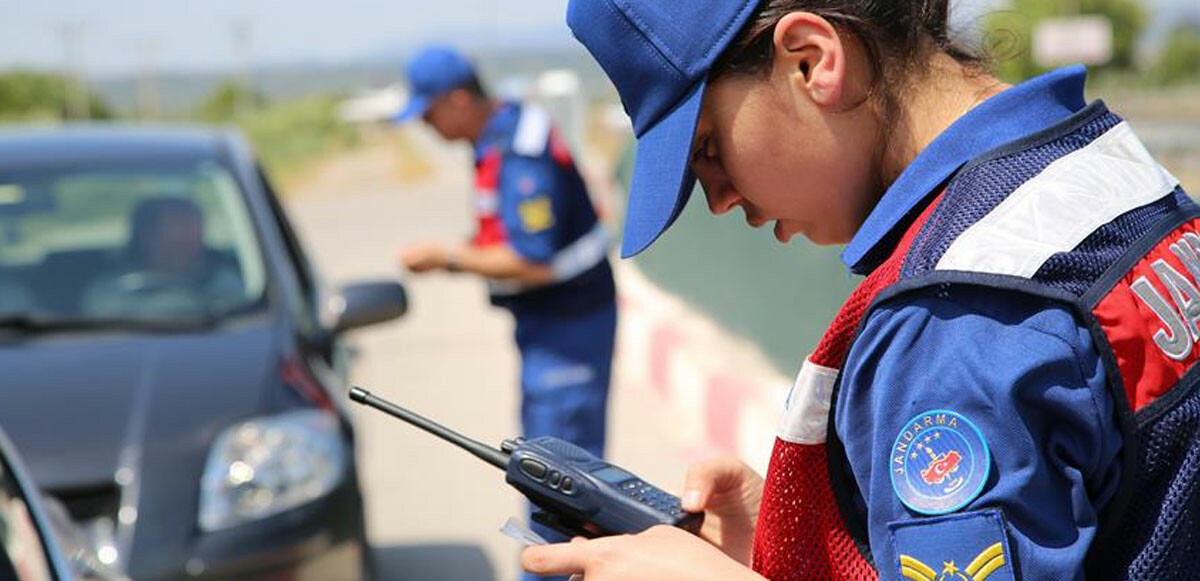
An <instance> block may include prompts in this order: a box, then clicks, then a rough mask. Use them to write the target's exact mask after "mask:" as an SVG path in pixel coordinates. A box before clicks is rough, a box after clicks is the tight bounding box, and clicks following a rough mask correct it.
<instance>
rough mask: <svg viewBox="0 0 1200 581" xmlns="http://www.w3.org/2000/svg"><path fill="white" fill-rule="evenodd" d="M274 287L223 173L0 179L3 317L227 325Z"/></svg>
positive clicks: (209, 166) (199, 169) (204, 165)
mask: <svg viewBox="0 0 1200 581" xmlns="http://www.w3.org/2000/svg"><path fill="white" fill-rule="evenodd" d="M265 286H266V272H265V269H264V267H263V259H262V253H261V250H260V248H259V244H258V240H257V237H256V236H255V232H254V228H253V224H252V221H251V219H250V216H249V210H248V208H247V206H246V203H245V198H244V195H243V193H242V191H241V190H240V188H239V187H238V185H237V182H236V181H235V180H234V179H233V176H232V175H231V174H230V173H229V172H228V171H227V170H226V169H225V168H224V167H222V166H220V165H219V164H216V163H212V162H195V163H184V164H178V165H168V166H161V167H128V168H113V167H105V168H100V169H72V170H58V171H41V172H32V173H24V174H22V173H15V174H7V175H6V174H0V317H2V316H5V315H6V314H11V313H32V314H37V315H42V316H58V317H78V318H97V319H104V318H138V319H172V318H178V317H195V316H197V315H220V314H223V313H230V312H234V311H238V310H240V309H245V308H246V307H248V306H250V305H255V304H257V303H259V302H260V301H261V299H262V297H263V294H264V288H265Z"/></svg>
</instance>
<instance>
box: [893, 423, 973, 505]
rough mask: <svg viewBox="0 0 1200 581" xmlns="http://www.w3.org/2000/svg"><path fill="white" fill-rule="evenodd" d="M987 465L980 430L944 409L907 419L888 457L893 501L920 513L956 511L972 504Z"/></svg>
mask: <svg viewBox="0 0 1200 581" xmlns="http://www.w3.org/2000/svg"><path fill="white" fill-rule="evenodd" d="M991 466H992V462H991V453H990V451H989V450H988V445H987V441H985V440H984V439H983V434H982V433H980V431H979V428H976V427H975V424H972V423H971V421H970V420H968V419H967V418H965V417H963V416H962V415H961V414H958V413H955V412H952V411H948V410H932V411H927V412H925V413H922V414H921V415H919V416H917V417H915V418H913V419H911V420H909V421H908V423H906V424H905V425H904V427H903V428H901V430H900V434H899V435H897V436H896V443H894V444H892V450H891V455H890V457H889V458H888V471H889V472H891V474H892V489H893V490H895V491H896V496H898V497H900V501H901V502H903V503H904V505H905V506H907V507H908V508H911V509H912V510H914V511H916V512H919V513H922V514H946V513H948V512H954V511H956V510H958V509H960V508H962V507H964V506H966V505H967V503H969V502H971V501H972V500H975V497H977V496H979V493H980V492H981V491H982V490H983V485H984V483H985V482H987V477H988V473H989V472H990V471H991Z"/></svg>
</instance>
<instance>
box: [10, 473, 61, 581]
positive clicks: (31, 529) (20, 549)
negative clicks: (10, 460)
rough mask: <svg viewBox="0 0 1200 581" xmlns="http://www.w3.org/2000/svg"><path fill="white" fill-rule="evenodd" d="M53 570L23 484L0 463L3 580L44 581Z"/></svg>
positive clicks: (49, 577) (49, 576)
mask: <svg viewBox="0 0 1200 581" xmlns="http://www.w3.org/2000/svg"><path fill="white" fill-rule="evenodd" d="M51 569H52V568H51V566H50V562H49V561H48V560H47V557H46V548H45V547H44V546H43V545H42V538H41V534H39V532H38V528H37V527H36V526H35V525H34V521H33V517H32V516H31V515H30V512H29V505H28V504H26V500H25V496H24V494H23V493H22V490H21V487H20V486H19V485H18V484H17V481H16V479H15V478H14V477H13V475H12V473H11V472H9V470H8V466H7V465H5V464H4V463H3V462H0V579H17V580H19V581H43V580H48V579H51V575H50V571H51Z"/></svg>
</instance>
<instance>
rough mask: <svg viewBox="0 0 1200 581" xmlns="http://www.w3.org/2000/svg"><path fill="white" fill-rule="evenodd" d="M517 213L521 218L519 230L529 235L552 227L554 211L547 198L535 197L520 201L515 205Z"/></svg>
mask: <svg viewBox="0 0 1200 581" xmlns="http://www.w3.org/2000/svg"><path fill="white" fill-rule="evenodd" d="M517 213H518V214H520V216H521V228H522V229H523V230H525V232H528V233H530V234H534V233H537V232H541V231H543V230H545V229H547V228H550V227H551V226H554V209H553V208H552V207H551V206H550V197H549V196H535V197H532V198H529V199H527V200H524V201H522V202H521V203H520V204H518V205H517Z"/></svg>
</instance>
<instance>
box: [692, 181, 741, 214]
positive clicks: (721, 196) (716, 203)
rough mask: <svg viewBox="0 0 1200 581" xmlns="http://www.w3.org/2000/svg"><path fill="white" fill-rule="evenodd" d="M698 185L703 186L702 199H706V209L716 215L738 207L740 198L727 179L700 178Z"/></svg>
mask: <svg viewBox="0 0 1200 581" xmlns="http://www.w3.org/2000/svg"><path fill="white" fill-rule="evenodd" d="M700 186H701V187H702V188H704V199H705V200H707V201H708V210H709V211H710V212H712V213H713V215H716V216H720V215H721V214H724V213H726V212H728V211H730V210H732V209H734V208H736V207H738V202H740V201H741V199H742V197H741V196H740V195H738V193H737V190H736V189H734V187H733V184H731V183H729V181H728V180H722V181H708V182H706V181H704V180H701V181H700Z"/></svg>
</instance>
